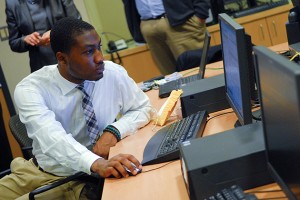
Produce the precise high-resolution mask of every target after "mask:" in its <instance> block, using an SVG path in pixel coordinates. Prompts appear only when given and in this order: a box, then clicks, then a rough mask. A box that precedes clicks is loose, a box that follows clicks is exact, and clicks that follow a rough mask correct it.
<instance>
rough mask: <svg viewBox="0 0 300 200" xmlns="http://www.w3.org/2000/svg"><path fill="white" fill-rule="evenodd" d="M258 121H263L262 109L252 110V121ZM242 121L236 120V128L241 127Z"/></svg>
mask: <svg viewBox="0 0 300 200" xmlns="http://www.w3.org/2000/svg"><path fill="white" fill-rule="evenodd" d="M257 121H261V110H260V109H258V110H255V111H253V112H252V122H253V123H255V122H257ZM240 126H241V123H240V121H239V120H236V122H235V123H234V128H237V127H240Z"/></svg>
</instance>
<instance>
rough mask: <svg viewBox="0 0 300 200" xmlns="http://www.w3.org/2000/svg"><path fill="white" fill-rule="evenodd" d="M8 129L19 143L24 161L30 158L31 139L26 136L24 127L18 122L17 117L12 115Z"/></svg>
mask: <svg viewBox="0 0 300 200" xmlns="http://www.w3.org/2000/svg"><path fill="white" fill-rule="evenodd" d="M9 128H10V130H11V132H12V134H13V136H14V137H15V139H16V140H17V142H18V143H19V145H20V147H21V149H22V153H23V156H24V158H25V159H30V158H32V156H33V155H32V139H30V138H29V137H28V135H27V130H26V127H25V125H24V124H23V123H22V122H21V121H20V118H19V115H18V114H17V115H14V116H12V117H11V118H10V119H9Z"/></svg>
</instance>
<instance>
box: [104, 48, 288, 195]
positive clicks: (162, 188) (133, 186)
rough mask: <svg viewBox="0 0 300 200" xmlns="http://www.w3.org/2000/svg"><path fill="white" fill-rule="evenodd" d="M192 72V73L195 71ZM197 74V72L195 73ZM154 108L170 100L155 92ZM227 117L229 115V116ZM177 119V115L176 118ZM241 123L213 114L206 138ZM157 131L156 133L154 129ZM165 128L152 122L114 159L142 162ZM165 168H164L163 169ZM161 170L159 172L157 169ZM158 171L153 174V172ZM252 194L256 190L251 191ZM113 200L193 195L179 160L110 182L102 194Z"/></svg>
mask: <svg viewBox="0 0 300 200" xmlns="http://www.w3.org/2000/svg"><path fill="white" fill-rule="evenodd" d="M272 49H273V50H275V51H276V50H278V51H282V50H287V49H288V45H287V43H286V44H283V45H277V46H275V47H273V48H272ZM222 66H223V64H222V62H217V63H213V64H209V65H208V66H207V69H208V70H207V71H206V76H207V77H208V76H214V75H218V74H221V73H223V70H212V69H211V68H215V69H217V68H220V67H222ZM191 71H192V70H191ZM195 73H196V71H195ZM146 94H147V95H148V96H149V98H150V101H151V103H152V105H153V107H154V108H155V109H156V110H159V109H160V108H161V106H162V105H163V103H164V102H165V101H166V99H160V98H159V97H158V91H157V90H151V91H148V92H147V93H146ZM179 106H180V103H179V102H178V103H177V108H175V111H174V112H178V108H179ZM225 113H226V114H225ZM172 115H173V114H172ZM180 118H181V116H180V114H179V116H178V117H175V116H174V117H171V118H170V119H169V120H168V122H167V124H168V123H171V122H174V121H175V120H177V119H180ZM236 120H237V117H236V116H235V114H234V113H233V112H232V109H226V110H222V111H218V112H215V113H211V114H210V116H209V120H208V122H207V124H206V126H205V130H204V133H203V136H204V137H205V136H207V135H211V134H215V133H218V132H222V131H225V130H229V129H232V128H233V127H234V123H235V121H236ZM153 128H154V129H155V131H152V129H153ZM160 128H161V127H159V126H157V127H154V125H153V123H152V122H150V123H149V124H148V125H147V126H145V127H144V128H142V129H140V130H138V131H137V132H136V133H135V134H134V135H132V136H129V137H127V138H124V139H123V140H121V141H120V142H118V143H117V144H116V146H115V147H112V148H111V149H110V157H112V156H114V155H117V154H118V153H120V152H122V153H130V154H133V155H134V156H135V157H136V158H137V159H139V160H140V161H142V159H143V151H144V148H145V146H146V144H147V142H148V141H149V140H150V138H151V137H152V136H153V135H154V134H155V132H156V131H157V130H159V129H160ZM159 167H161V168H159ZM157 168H159V169H157ZM152 169H156V170H153V171H149V170H152ZM277 189H278V186H277V185H276V184H272V185H266V186H262V187H259V188H255V189H253V190H256V191H258V190H260V191H262V190H274V191H275V190H277ZM249 191H250V192H251V191H252V190H249ZM256 195H257V197H258V198H269V197H278V195H281V192H272V193H270V192H268V193H257V194H256ZM111 199H122V200H127V199H128V200H135V199H143V200H153V199H159V200H160V199H161V200H169V199H172V200H188V199H189V195H188V192H187V190H186V187H185V183H184V179H183V177H182V173H181V167H180V161H179V160H176V161H173V162H170V163H169V164H167V165H166V163H163V164H155V165H149V166H144V167H143V172H142V173H141V174H139V175H137V176H131V177H128V178H123V179H106V180H105V183H104V189H103V194H102V200H111Z"/></svg>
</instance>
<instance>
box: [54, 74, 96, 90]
mask: <svg viewBox="0 0 300 200" xmlns="http://www.w3.org/2000/svg"><path fill="white" fill-rule="evenodd" d="M55 73H56V74H55V76H54V77H56V78H57V85H58V86H59V87H60V89H61V91H62V94H63V95H66V94H68V93H69V92H71V91H72V90H74V89H75V88H76V86H77V85H78V84H76V83H72V82H70V81H68V80H67V79H65V78H64V77H63V76H62V75H61V74H60V73H59V70H58V68H56V70H55ZM86 84H93V85H94V84H95V81H88V80H85V84H84V85H85V86H86Z"/></svg>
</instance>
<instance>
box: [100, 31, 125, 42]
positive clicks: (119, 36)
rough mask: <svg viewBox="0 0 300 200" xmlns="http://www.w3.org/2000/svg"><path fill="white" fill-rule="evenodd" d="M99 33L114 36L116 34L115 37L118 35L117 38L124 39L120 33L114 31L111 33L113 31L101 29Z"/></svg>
mask: <svg viewBox="0 0 300 200" xmlns="http://www.w3.org/2000/svg"><path fill="white" fill-rule="evenodd" d="M101 34H102V35H114V36H116V37H118V38H121V39H123V40H125V41H126V39H125V38H124V37H122V36H121V35H118V34H116V33H113V32H109V31H103V32H102V33H101Z"/></svg>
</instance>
